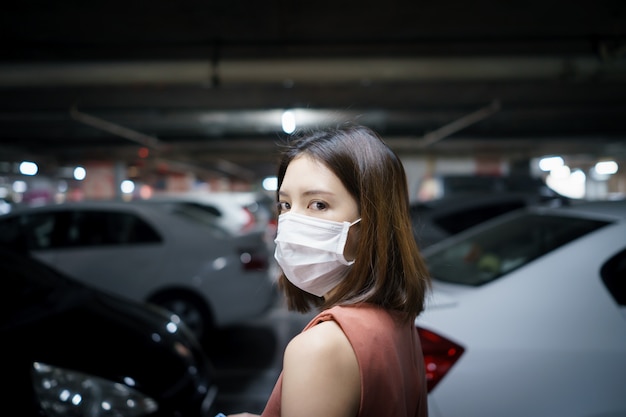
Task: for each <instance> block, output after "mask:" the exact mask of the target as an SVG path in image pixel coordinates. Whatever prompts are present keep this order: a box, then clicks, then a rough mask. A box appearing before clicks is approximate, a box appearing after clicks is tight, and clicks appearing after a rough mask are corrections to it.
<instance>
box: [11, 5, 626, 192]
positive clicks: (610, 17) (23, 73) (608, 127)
mask: <svg viewBox="0 0 626 417" xmlns="http://www.w3.org/2000/svg"><path fill="white" fill-rule="evenodd" d="M3 8H4V10H3V13H2V14H1V15H0V46H1V48H2V49H1V50H2V54H0V162H2V161H3V160H11V159H17V158H22V157H30V158H33V159H40V160H45V161H47V162H48V163H49V164H50V165H51V166H52V165H55V164H58V165H62V164H65V163H71V162H76V161H80V160H85V159H90V160H97V159H110V158H114V159H121V160H127V161H132V160H134V159H136V155H137V149H138V148H139V147H142V146H145V147H148V148H150V149H151V158H155V159H159V160H161V161H169V162H170V163H172V164H180V166H181V167H185V168H184V169H196V170H198V171H206V172H221V173H226V174H228V175H232V176H236V177H241V178H246V179H254V178H256V177H259V176H262V175H267V174H270V173H273V172H274V167H275V164H274V159H275V149H276V143H277V142H279V141H281V140H283V139H284V137H285V134H283V133H282V132H281V129H280V116H281V114H282V111H283V110H285V109H295V112H296V121H297V123H298V126H299V127H308V126H323V125H328V124H337V123H340V122H342V121H347V120H348V121H357V122H360V123H363V124H367V125H369V126H371V127H373V128H375V129H376V130H378V131H379V132H380V133H381V134H382V135H383V137H385V138H386V139H387V140H388V141H389V143H390V144H391V145H392V146H393V147H394V148H395V149H396V150H397V151H398V152H399V153H401V154H403V155H444V154H445V155H459V154H462V155H467V154H472V153H473V154H492V155H506V156H507V157H511V158H518V159H524V158H530V157H532V156H535V155H539V154H545V153H553V152H564V153H570V154H583V153H584V154H589V155H598V156H602V155H614V156H618V157H619V156H620V155H621V157H622V158H625V159H626V123H625V121H626V2H624V1H623V0H607V1H596V2H593V3H592V2H588V1H582V0H570V1H566V0H555V1H545V0H543V1H537V0H527V1H506V2H503V1H495V0H482V1H474V2H468V1H459V0H439V1H437V2H428V3H426V2H419V1H408V0H395V1H394V0H390V1H388V2H380V1H378V2H373V1H359V2H356V1H332V2H331V1H316V2H286V1H282V0H271V1H263V2H259V1H240V0H229V1H228V2H220V3H217V2H212V1H199V0H198V1H175V2H174V1H166V0H153V1H150V2H147V1H124V2H122V1H118V0H109V1H106V2H105V1H100V0H96V1H89V2H81V1H76V0H69V1H63V2H49V1H45V2H44V1H30V2H12V3H11V4H7V5H4V6H3Z"/></svg>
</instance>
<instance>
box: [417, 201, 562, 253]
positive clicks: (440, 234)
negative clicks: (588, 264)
mask: <svg viewBox="0 0 626 417" xmlns="http://www.w3.org/2000/svg"><path fill="white" fill-rule="evenodd" d="M571 203H572V201H571V200H570V199H568V198H566V197H562V196H559V195H541V194H538V193H527V192H525V193H520V192H499V193H482V192H476V193H465V194H462V193H459V194H455V195H451V196H448V197H442V198H439V199H436V200H431V201H425V202H413V203H411V207H410V213H411V221H412V223H413V234H414V236H415V240H416V241H417V243H418V245H419V247H420V248H422V249H423V248H426V247H427V246H430V245H432V244H434V243H437V242H439V241H440V240H442V239H445V238H447V237H449V236H452V235H454V234H456V233H459V232H461V231H463V230H465V229H467V228H469V227H471V226H474V225H477V224H479V223H482V222H484V221H486V220H489V219H491V218H493V217H496V216H499V215H501V214H504V213H508V212H510V211H513V210H517V209H520V208H523V207H528V206H532V205H543V206H550V207H558V206H564V205H568V204H571Z"/></svg>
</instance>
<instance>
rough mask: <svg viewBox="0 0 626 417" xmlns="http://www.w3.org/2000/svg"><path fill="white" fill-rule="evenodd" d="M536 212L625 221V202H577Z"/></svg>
mask: <svg viewBox="0 0 626 417" xmlns="http://www.w3.org/2000/svg"><path fill="white" fill-rule="evenodd" d="M535 209H538V210H543V211H546V210H556V211H557V212H558V213H571V214H576V215H582V216H585V217H587V216H590V217H598V216H600V217H603V218H611V219H621V220H626V199H625V200H597V201H579V202H575V203H573V204H570V205H567V206H563V207H553V208H535Z"/></svg>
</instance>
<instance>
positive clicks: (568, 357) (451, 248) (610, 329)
mask: <svg viewBox="0 0 626 417" xmlns="http://www.w3.org/2000/svg"><path fill="white" fill-rule="evenodd" d="M423 254H424V256H425V259H426V261H427V264H428V267H429V269H430V272H431V275H432V277H433V280H434V283H433V284H434V285H433V291H432V293H431V294H430V296H429V298H428V302H427V307H426V310H425V311H424V313H423V314H422V315H420V316H419V317H418V319H417V320H416V322H415V323H416V326H417V327H418V329H419V330H420V332H421V338H422V342H423V347H424V356H425V361H426V366H427V372H428V384H429V395H428V402H429V409H430V416H431V417H502V416H506V417H530V416H532V417H554V416H568V417H591V416H594V417H599V416H602V417H609V416H613V417H617V416H625V415H626V201H605V202H589V203H580V204H572V205H571V206H566V207H561V208H546V207H543V208H540V207H534V208H528V209H521V210H520V211H516V212H511V213H508V214H505V215H503V216H500V217H498V218H496V219H492V220H489V221H487V222H485V223H483V224H481V225H478V226H475V227H473V228H470V229H468V230H466V231H464V232H461V233H459V234H458V235H455V236H453V237H451V238H448V239H445V240H443V241H441V242H439V243H437V244H434V245H432V246H430V247H428V248H426V249H425V250H424V251H423Z"/></svg>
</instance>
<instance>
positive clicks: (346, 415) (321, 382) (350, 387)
mask: <svg viewBox="0 0 626 417" xmlns="http://www.w3.org/2000/svg"><path fill="white" fill-rule="evenodd" d="M360 401H361V379H360V373H359V364H358V362H357V359H356V355H355V353H354V350H353V349H352V345H351V344H350V342H349V341H348V339H347V337H346V335H345V334H344V333H343V331H342V330H341V327H339V325H338V324H337V323H336V322H334V321H325V322H322V323H320V324H318V325H316V326H314V327H312V328H310V329H308V330H307V331H305V332H303V333H300V334H299V335H297V336H296V337H294V338H293V339H292V340H291V342H289V344H288V345H287V348H286V349H285V355H284V363H283V385H282V403H281V410H282V413H281V414H282V417H319V416H324V417H354V416H356V414H357V412H358V410H359V405H360Z"/></svg>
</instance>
